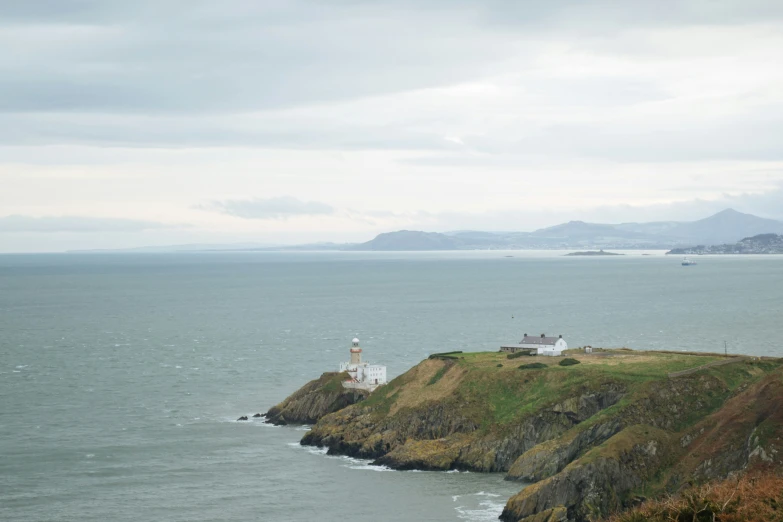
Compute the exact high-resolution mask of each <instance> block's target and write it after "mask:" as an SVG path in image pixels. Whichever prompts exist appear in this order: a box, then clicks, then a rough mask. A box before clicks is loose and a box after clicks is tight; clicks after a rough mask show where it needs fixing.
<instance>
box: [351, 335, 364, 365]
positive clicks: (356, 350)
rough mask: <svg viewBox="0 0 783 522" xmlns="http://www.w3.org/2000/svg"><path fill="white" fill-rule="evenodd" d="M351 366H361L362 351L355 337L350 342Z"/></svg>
mask: <svg viewBox="0 0 783 522" xmlns="http://www.w3.org/2000/svg"><path fill="white" fill-rule="evenodd" d="M351 364H357V365H359V364H362V349H361V347H360V346H359V339H357V338H356V337H354V338H353V341H351Z"/></svg>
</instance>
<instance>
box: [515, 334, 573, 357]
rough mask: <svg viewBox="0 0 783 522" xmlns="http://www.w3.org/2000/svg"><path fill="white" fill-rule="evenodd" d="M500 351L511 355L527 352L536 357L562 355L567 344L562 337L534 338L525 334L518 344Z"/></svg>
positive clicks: (544, 335)
mask: <svg viewBox="0 0 783 522" xmlns="http://www.w3.org/2000/svg"><path fill="white" fill-rule="evenodd" d="M500 350H501V351H504V352H511V353H513V352H521V351H528V352H530V353H531V354H532V353H535V354H536V355H563V352H564V351H565V350H568V343H566V342H565V339H563V336H562V335H560V336H558V337H547V336H546V334H541V336H540V337H536V336H531V335H528V334H525V337H524V338H523V339H522V340H521V341H519V344H515V345H508V346H501V347H500ZM533 350H535V352H533Z"/></svg>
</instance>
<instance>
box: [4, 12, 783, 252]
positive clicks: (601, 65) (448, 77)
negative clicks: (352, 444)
mask: <svg viewBox="0 0 783 522" xmlns="http://www.w3.org/2000/svg"><path fill="white" fill-rule="evenodd" d="M781 63H783V2H780V1H778V0H769V1H754V0H737V1H722V0H705V1H682V0H678V1H667V0H654V1H649V2H643V1H641V0H640V1H633V2H620V1H604V2H601V1H597V2H596V1H594V2H584V1H581V0H575V1H557V0H550V1H547V2H542V1H530V2H528V1H524V0H482V1H477V0H476V1H467V0H388V1H383V0H379V1H369V0H367V1H359V0H333V1H315V0H312V1H293V0H286V1H278V0H275V1H269V2H265V1H260V0H252V1H250V0H247V1H239V0H233V1H225V0H223V1H217V0H136V1H134V2H128V1H126V0H123V1H117V2H114V1H109V0H95V1H91V0H80V1H76V0H25V1H24V2H20V1H16V0H0V121H2V125H0V184H1V185H0V186H2V189H0V251H5V252H9V251H45V250H63V249H68V248H100V247H129V246H140V245H154V244H173V243H191V242H219V243H228V242H240V241H241V242H248V241H255V242H261V243H300V242H308V241H322V240H331V241H356V240H367V239H371V238H372V237H373V236H374V235H375V234H376V233H379V232H385V231H390V230H397V229H401V228H408V229H418V230H428V231H448V230H455V229H479V230H533V229H536V228H540V227H543V226H548V225H553V224H556V223H558V222H562V221H567V220H570V219H583V220H589V221H603V222H620V221H649V220H669V219H697V218H701V217H706V216H707V215H709V214H710V213H712V212H715V211H718V210H721V209H723V208H726V207H734V208H736V209H737V210H741V211H745V212H750V213H754V214H757V215H760V216H763V217H771V218H776V219H783V67H781Z"/></svg>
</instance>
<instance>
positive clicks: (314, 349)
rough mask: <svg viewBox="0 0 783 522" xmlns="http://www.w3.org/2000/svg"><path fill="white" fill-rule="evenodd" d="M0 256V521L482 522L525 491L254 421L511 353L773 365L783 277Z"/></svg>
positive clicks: (495, 258) (515, 258)
mask: <svg viewBox="0 0 783 522" xmlns="http://www.w3.org/2000/svg"><path fill="white" fill-rule="evenodd" d="M562 254H563V252H553V251H548V252H519V251H512V252H503V251H470V252H427V253H380V252H295V253H290V252H289V253H281V252H231V253H223V252H214V253H176V254H128V253H112V254H105V253H93V254H47V255H4V256H0V520H3V521H30V522H33V521H34V522H41V521H101V522H104V521H117V522H122V521H139V520H149V521H165V522H175V521H182V522H185V521H188V522H191V521H257V520H258V521H267V520H268V521H312V520H320V521H341V522H349V521H366V520H373V521H374V522H383V521H399V520H421V521H444V522H445V521H484V520H486V521H490V520H496V519H497V516H498V515H499V514H500V512H501V510H502V508H503V505H504V504H505V501H506V500H507V499H508V498H509V497H510V496H511V495H513V494H514V493H516V492H518V491H519V490H521V489H522V488H523V487H524V486H525V485H524V484H520V483H511V482H506V481H504V480H503V475H502V474H483V473H463V472H426V471H392V470H389V469H387V468H385V467H382V466H375V465H372V463H371V462H369V461H364V460H357V459H351V458H347V457H341V456H329V455H326V454H325V451H324V450H321V449H318V448H309V447H302V446H300V445H299V440H300V439H301V437H302V435H303V434H304V433H305V431H306V430H307V429H308V427H306V426H301V427H275V426H271V425H269V424H266V423H264V422H263V420H259V419H255V420H251V421H247V422H238V421H237V420H236V419H237V418H238V417H239V416H241V415H250V416H252V415H253V414H255V413H263V412H265V411H266V410H267V409H268V408H269V407H271V406H273V405H275V404H276V403H278V402H280V401H281V400H283V399H284V398H285V397H286V396H288V395H289V394H291V393H292V392H294V391H295V390H297V389H298V388H299V387H300V386H302V385H303V384H304V383H306V382H307V381H309V380H311V379H314V378H317V377H318V376H319V375H320V374H321V373H322V372H324V371H335V370H336V369H337V368H338V365H339V363H340V362H341V361H343V360H347V358H348V356H349V354H348V349H349V347H350V343H351V339H352V338H353V337H358V338H359V339H360V340H361V346H362V348H363V349H364V353H363V356H364V358H365V360H369V361H370V362H373V363H380V364H385V365H386V366H387V368H388V374H389V377H390V378H391V377H394V376H396V375H399V374H401V373H403V372H405V371H406V370H407V369H408V368H410V367H411V366H413V365H415V364H416V363H418V362H419V361H421V360H422V359H424V358H426V357H427V356H428V355H429V354H431V353H435V352H443V351H452V350H463V351H481V350H497V349H498V348H499V347H500V345H501V344H503V343H509V342H516V341H519V340H520V339H521V337H522V336H523V334H525V333H529V334H531V335H533V334H535V335H538V334H540V333H546V334H547V335H560V334H562V335H563V337H564V338H565V339H566V340H567V342H568V343H569V345H570V346H572V347H576V346H584V345H591V346H594V347H612V348H619V347H628V348H633V349H636V350H659V349H665V350H688V351H711V352H723V351H724V350H725V351H728V352H729V353H742V354H751V355H765V356H777V357H781V356H783V345H781V343H780V331H781V326H782V325H783V256H778V257H776V256H700V257H698V258H696V260H697V261H698V265H696V266H692V267H683V266H681V265H680V259H679V258H675V257H671V256H664V255H662V253H661V252H626V254H627V255H624V256H613V257H563V255H562Z"/></svg>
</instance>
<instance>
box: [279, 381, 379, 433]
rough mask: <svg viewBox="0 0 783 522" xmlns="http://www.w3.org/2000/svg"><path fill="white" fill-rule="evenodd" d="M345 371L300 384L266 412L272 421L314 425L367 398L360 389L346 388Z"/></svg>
mask: <svg viewBox="0 0 783 522" xmlns="http://www.w3.org/2000/svg"><path fill="white" fill-rule="evenodd" d="M345 379H347V374H341V373H333V372H327V373H324V374H323V375H321V377H320V378H318V379H315V380H312V381H310V382H308V383H307V384H305V385H304V386H302V388H300V389H299V390H298V391H297V392H296V393H294V394H293V395H291V396H290V397H288V398H287V399H286V400H284V401H283V402H281V403H280V404H278V405H277V406H274V407H272V408H270V410H269V411H268V412H266V420H267V422H271V423H273V424H277V425H281V424H315V423H316V422H318V421H319V420H320V419H321V418H322V417H323V416H324V415H327V414H329V413H332V412H335V411H338V410H341V409H343V408H345V407H346V406H350V405H351V404H355V403H357V402H359V401H361V400H363V399H364V398H366V397H367V395H368V394H367V392H365V391H362V390H355V391H354V390H346V389H344V388H343V386H342V381H344V380H345Z"/></svg>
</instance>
